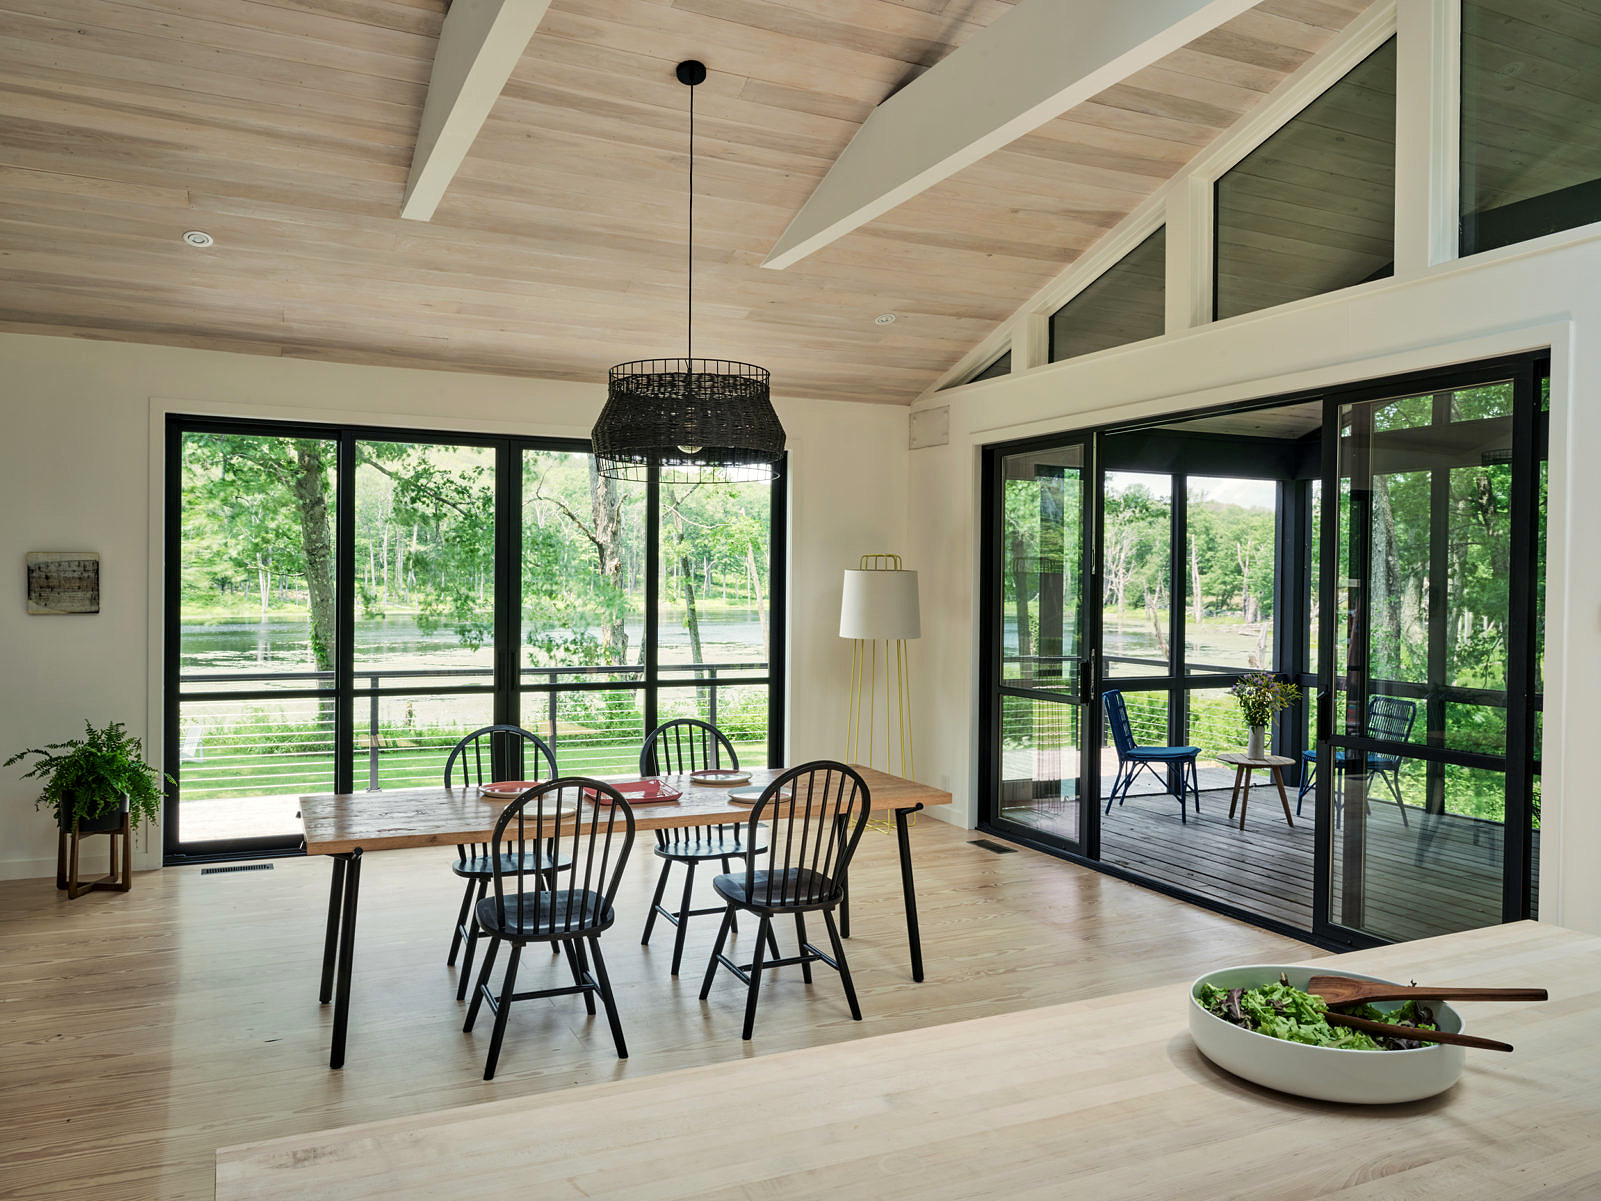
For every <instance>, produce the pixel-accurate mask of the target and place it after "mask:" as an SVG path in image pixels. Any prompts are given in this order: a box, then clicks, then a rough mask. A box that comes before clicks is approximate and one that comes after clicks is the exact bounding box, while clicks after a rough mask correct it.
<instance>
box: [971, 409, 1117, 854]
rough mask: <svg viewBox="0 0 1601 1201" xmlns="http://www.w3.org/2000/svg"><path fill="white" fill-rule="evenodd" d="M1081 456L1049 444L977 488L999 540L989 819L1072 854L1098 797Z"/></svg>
mask: <svg viewBox="0 0 1601 1201" xmlns="http://www.w3.org/2000/svg"><path fill="white" fill-rule="evenodd" d="M1090 451H1091V447H1090V444H1089V443H1088V442H1082V441H1080V442H1066V443H1061V442H1058V443H1056V444H1054V445H1052V446H1049V447H1044V448H1041V449H1038V450H1022V451H1019V452H1017V453H1014V454H1008V455H1006V456H1004V457H999V458H995V457H992V458H991V460H989V462H988V465H987V466H988V471H987V475H988V477H989V478H987V480H986V501H987V505H988V507H989V509H990V510H991V511H992V513H993V520H992V522H991V523H990V528H991V529H992V530H993V531H994V532H996V533H998V534H999V541H998V543H997V544H996V546H995V548H994V553H993V555H992V558H991V561H992V562H996V563H997V566H998V567H999V570H998V571H997V572H995V573H994V574H993V575H992V576H991V580H990V587H989V589H988V595H987V597H986V602H987V603H986V625H987V626H988V628H989V631H990V637H989V638H988V640H987V641H988V645H989V647H990V650H991V653H990V655H988V656H987V662H986V665H985V666H986V669H987V673H988V676H989V679H990V681H991V685H990V687H989V688H988V689H986V692H987V694H988V695H990V696H991V697H992V698H993V704H992V711H991V720H990V723H989V738H988V740H987V743H986V749H987V752H988V754H987V759H988V764H989V766H988V769H987V771H986V776H985V778H987V779H993V780H995V781H996V782H997V784H998V790H997V794H996V798H995V806H994V811H993V812H994V820H995V821H996V822H997V823H999V824H1000V825H1001V826H1002V827H1011V828H1013V829H1014V830H1016V831H1018V832H1019V833H1021V834H1023V835H1024V836H1026V837H1028V838H1030V839H1037V840H1042V841H1046V842H1048V843H1050V844H1052V845H1058V846H1061V847H1063V848H1067V849H1074V850H1078V849H1081V848H1082V846H1083V844H1084V841H1085V838H1086V833H1087V827H1088V822H1087V820H1086V819H1087V813H1086V810H1087V807H1088V806H1090V805H1091V804H1092V803H1093V797H1094V795H1095V779H1094V776H1095V771H1094V764H1093V763H1092V761H1091V758H1090V755H1089V754H1088V748H1089V746H1090V745H1091V743H1090V728H1091V727H1090V723H1089V721H1088V719H1087V715H1088V713H1089V703H1090V697H1091V689H1092V687H1093V680H1094V676H1095V672H1094V662H1093V651H1092V650H1091V648H1092V647H1093V646H1094V645H1095V643H1094V639H1095V637H1096V633H1095V628H1094V627H1095V626H1096V625H1097V624H1098V623H1097V622H1095V620H1094V617H1095V615H1094V614H1092V613H1091V612H1090V609H1089V606H1088V605H1086V603H1085V601H1086V597H1087V596H1088V595H1089V583H1090V581H1089V566H1090V553H1089V548H1090V546H1091V545H1092V542H1091V540H1090V537H1089V531H1090V530H1091V529H1092V528H1093V526H1092V524H1091V516H1092V514H1093V508H1092V506H1091V504H1090V498H1091V496H1092V495H1093V493H1092V489H1091V486H1090V481H1091V479H1092V478H1093V476H1092V473H1091V470H1090V457H1091V455H1090Z"/></svg>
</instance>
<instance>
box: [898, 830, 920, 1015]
mask: <svg viewBox="0 0 1601 1201" xmlns="http://www.w3.org/2000/svg"><path fill="white" fill-rule="evenodd" d="M922 807H923V804H922V802H921V801H919V802H918V803H917V804H915V805H913V806H912V807H911V808H910V809H897V810H895V837H896V840H897V841H898V842H899V843H900V846H901V892H902V893H903V894H904V895H905V897H906V944H907V946H908V947H909V948H910V949H911V952H912V979H913V980H916V981H918V982H919V983H920V982H921V981H922V979H923V939H922V936H921V935H920V934H919V933H918V931H917V893H916V892H914V891H913V889H912V841H911V839H910V838H909V837H908V836H907V833H906V819H907V818H909V817H911V815H912V814H914V813H916V812H917V811H918V810H919V809H921V808H922Z"/></svg>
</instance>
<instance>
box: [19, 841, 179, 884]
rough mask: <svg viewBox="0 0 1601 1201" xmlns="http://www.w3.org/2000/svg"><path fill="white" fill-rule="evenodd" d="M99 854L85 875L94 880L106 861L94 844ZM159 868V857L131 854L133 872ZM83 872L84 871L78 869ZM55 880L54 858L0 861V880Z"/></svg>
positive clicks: (136, 852)
mask: <svg viewBox="0 0 1601 1201" xmlns="http://www.w3.org/2000/svg"><path fill="white" fill-rule="evenodd" d="M94 846H95V849H96V851H98V852H99V853H98V854H97V855H94V856H93V857H92V858H91V859H90V860H89V866H88V869H87V870H86V872H85V874H92V875H93V876H95V877H96V878H99V877H100V876H102V875H104V874H105V870H106V859H105V847H104V845H103V844H98V843H97V844H94ZM160 866H161V857H160V856H159V855H150V854H147V853H145V852H141V851H139V850H138V849H135V850H134V853H133V870H134V871H136V872H148V871H153V870H155V869H156V868H158V867H160ZM80 870H85V869H80ZM55 878H56V858H55V856H54V855H51V856H49V857H48V858H45V857H40V858H35V859H0V880H52V881H53V880H54V879H55Z"/></svg>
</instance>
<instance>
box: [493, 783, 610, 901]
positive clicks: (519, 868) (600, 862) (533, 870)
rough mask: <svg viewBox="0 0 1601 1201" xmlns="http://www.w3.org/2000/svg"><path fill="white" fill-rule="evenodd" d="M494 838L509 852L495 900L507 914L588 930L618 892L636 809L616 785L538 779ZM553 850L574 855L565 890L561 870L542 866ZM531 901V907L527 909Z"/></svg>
mask: <svg viewBox="0 0 1601 1201" xmlns="http://www.w3.org/2000/svg"><path fill="white" fill-rule="evenodd" d="M603 799H604V800H605V801H609V802H610V803H609V804H603V803H601V801H602V800H603ZM619 838H620V839H621V842H620V844H619V841H618V840H619ZM493 841H494V845H496V846H499V847H503V848H504V849H505V851H506V854H505V856H503V857H502V856H497V857H496V859H495V875H494V886H495V907H496V908H497V909H498V910H499V911H500V914H501V916H502V918H503V920H505V921H507V922H509V923H511V924H514V925H522V924H526V923H525V921H524V919H525V916H526V919H527V922H529V923H531V922H534V921H538V922H539V924H540V925H541V927H544V926H546V925H548V926H549V927H550V929H551V931H552V932H554V933H559V932H561V931H564V930H567V931H578V930H583V929H587V928H591V927H593V926H594V925H595V924H596V923H597V922H598V921H599V920H600V917H601V914H602V913H604V912H605V910H606V909H608V908H610V907H611V904H612V902H613V901H614V900H615V899H616V896H617V887H618V885H619V884H620V883H621V882H622V876H623V867H624V865H625V864H626V863H627V862H628V853H629V851H630V850H632V849H633V845H634V811H633V809H632V808H631V807H630V806H629V804H628V802H627V801H625V800H624V799H623V796H622V794H621V793H620V792H618V791H617V790H616V789H615V788H613V787H612V786H611V785H610V784H607V783H605V782H604V781H602V780H594V779H589V778H587V777H584V776H565V777H563V778H561V779H557V780H547V781H546V782H544V783H542V784H538V785H535V786H534V787H533V788H530V789H529V790H528V791H527V792H525V793H523V794H522V795H521V796H520V797H518V798H517V799H516V800H515V801H512V802H511V803H510V804H509V805H507V806H506V808H505V810H504V811H503V812H502V813H501V815H500V820H499V821H497V822H496V823H495V833H494V839H493ZM547 849H554V850H555V851H556V852H557V854H559V855H564V856H566V857H569V858H570V859H571V861H572V875H571V876H570V877H569V878H568V880H567V881H566V883H567V888H566V889H563V890H561V891H558V890H557V889H556V880H555V873H554V872H553V871H548V870H544V869H542V868H541V866H540V864H541V863H542V862H545V860H542V859H541V852H544V851H546V850H547ZM554 859H555V856H552V857H551V859H550V860H549V861H551V862H553V861H554ZM530 884H531V885H532V887H530ZM591 894H594V895H596V896H598V897H599V898H600V908H599V911H591V910H590V909H589V908H588V907H587V902H586V898H588V897H589V896H590V895H591ZM508 902H509V903H510V905H511V910H510V911H508V910H507V904H508ZM528 906H532V907H533V911H532V912H527V913H525V909H526V907H528Z"/></svg>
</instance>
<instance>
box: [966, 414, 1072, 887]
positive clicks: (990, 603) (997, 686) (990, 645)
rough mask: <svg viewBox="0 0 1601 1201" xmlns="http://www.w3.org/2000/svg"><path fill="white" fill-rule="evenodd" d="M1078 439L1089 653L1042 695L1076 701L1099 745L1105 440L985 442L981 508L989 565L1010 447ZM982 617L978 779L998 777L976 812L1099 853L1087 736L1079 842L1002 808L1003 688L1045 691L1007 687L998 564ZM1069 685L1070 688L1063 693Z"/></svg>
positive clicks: (993, 825) (983, 593)
mask: <svg viewBox="0 0 1601 1201" xmlns="http://www.w3.org/2000/svg"><path fill="white" fill-rule="evenodd" d="M1074 445H1077V446H1079V447H1080V448H1081V449H1082V455H1083V461H1084V465H1083V467H1082V468H1081V469H1080V471H1081V479H1082V480H1083V488H1084V495H1083V500H1084V503H1083V504H1081V505H1080V506H1079V512H1080V531H1079V545H1080V547H1081V548H1082V551H1081V554H1080V562H1079V572H1078V577H1079V594H1080V595H1079V599H1080V602H1081V603H1080V611H1081V613H1082V615H1083V639H1084V648H1083V649H1084V650H1085V652H1086V653H1085V654H1084V655H1083V656H1082V657H1081V660H1080V663H1079V665H1078V672H1077V676H1076V679H1074V681H1073V682H1072V685H1071V687H1069V688H1067V689H1063V690H1059V691H1058V695H1057V696H1054V697H1044V698H1043V699H1045V700H1047V701H1050V702H1052V703H1060V704H1063V705H1071V706H1074V707H1076V708H1077V709H1078V710H1079V716H1080V724H1079V729H1080V737H1081V740H1082V739H1089V745H1092V746H1099V745H1100V728H1099V725H1098V722H1099V715H1100V703H1099V697H1098V695H1097V694H1096V691H1095V690H1096V688H1097V687H1098V679H1099V673H1098V668H1097V663H1098V660H1099V657H1100V645H1101V614H1100V610H1099V608H1098V607H1097V606H1096V605H1094V604H1091V603H1088V598H1089V597H1091V596H1098V595H1099V593H1100V580H1099V572H1100V548H1099V539H1100V529H1101V500H1100V498H1101V480H1100V474H1099V463H1100V448H1099V439H1098V437H1097V436H1096V435H1094V434H1093V433H1092V434H1090V435H1087V436H1074V435H1060V436H1058V435H1049V436H1046V437H1042V438H1029V439H1024V440H1022V441H1018V442H1009V443H1006V444H1004V445H1002V446H996V447H986V448H985V452H984V455H983V461H982V464H981V470H980V477H981V482H980V492H981V496H980V509H981V511H982V514H983V516H982V518H981V528H980V531H979V543H980V551H979V554H980V558H981V561H982V562H983V563H985V564H986V565H989V564H998V563H999V562H1000V558H999V556H1000V554H1001V543H1000V540H999V534H1000V526H1001V521H1002V518H1003V509H1002V506H1003V504H1004V485H1005V480H1004V478H1003V476H1002V472H1001V465H1002V463H1003V461H1004V460H1005V458H1006V457H1007V456H1009V455H1014V454H1022V453H1026V452H1028V451H1030V450H1044V449H1052V450H1058V449H1062V448H1064V447H1069V446H1074ZM978 607H979V622H980V628H981V629H982V630H983V631H984V632H985V633H984V636H983V638H982V639H981V642H980V653H979V688H980V695H981V696H982V697H983V698H984V700H983V706H984V713H983V715H982V718H981V724H980V730H981V732H982V735H983V736H982V737H980V738H979V745H978V772H979V779H980V780H985V781H993V782H994V784H993V785H992V786H991V787H990V788H989V790H988V792H987V793H983V794H982V795H983V796H984V804H983V806H982V810H981V813H980V816H979V824H980V827H981V828H983V829H985V830H990V831H992V832H994V833H998V834H1002V835H1004V836H1005V837H1007V838H1010V839H1014V840H1016V841H1019V842H1024V843H1027V844H1028V845H1032V846H1040V847H1042V848H1043V849H1049V850H1051V851H1052V852H1053V853H1062V854H1068V855H1073V856H1075V857H1076V856H1079V855H1083V856H1096V855H1099V853H1100V820H1099V816H1100V811H1099V807H1098V806H1097V805H1096V803H1095V797H1097V796H1098V795H1099V794H1100V761H1099V757H1098V756H1096V755H1093V754H1089V753H1088V752H1087V750H1086V746H1085V745H1084V744H1083V743H1082V741H1081V745H1080V747H1079V752H1080V754H1079V776H1078V797H1077V801H1076V803H1077V804H1078V806H1079V819H1078V830H1079V838H1078V840H1077V842H1076V843H1075V842H1074V841H1072V840H1070V839H1066V838H1062V837H1060V836H1058V835H1052V834H1048V833H1046V832H1044V831H1041V830H1038V829H1035V828H1032V827H1028V826H1023V825H1020V824H1018V823H1016V822H1008V821H1006V820H1005V819H1004V818H1002V817H1001V815H1000V804H999V799H1000V798H999V779H1000V776H999V772H1000V768H1001V708H1002V706H1001V704H1000V703H999V698H1000V697H1002V696H1012V697H1018V698H1021V699H1026V700H1040V699H1042V698H1041V697H1040V695H1039V694H1038V693H1037V690H1031V689H1022V688H1009V687H1007V685H1006V684H1005V674H1004V671H1003V665H1002V658H1003V650H1004V647H1003V641H1004V640H1003V639H1002V638H1001V637H999V636H998V633H996V632H997V631H998V630H999V625H998V623H999V622H1000V621H1002V620H1003V619H1004V611H1005V604H1004V585H1003V583H1002V576H1001V573H1000V572H999V571H988V570H986V572H985V573H984V577H983V584H982V586H981V588H980V590H979V606H978ZM1062 692H1065V693H1067V695H1066V696H1062V695H1060V693H1062Z"/></svg>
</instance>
